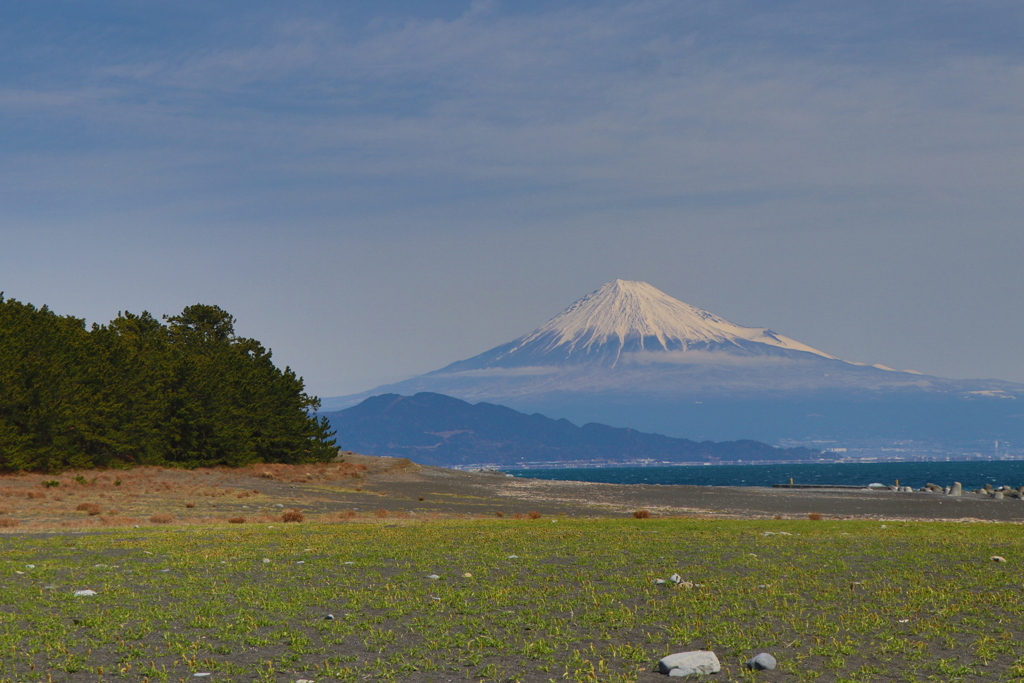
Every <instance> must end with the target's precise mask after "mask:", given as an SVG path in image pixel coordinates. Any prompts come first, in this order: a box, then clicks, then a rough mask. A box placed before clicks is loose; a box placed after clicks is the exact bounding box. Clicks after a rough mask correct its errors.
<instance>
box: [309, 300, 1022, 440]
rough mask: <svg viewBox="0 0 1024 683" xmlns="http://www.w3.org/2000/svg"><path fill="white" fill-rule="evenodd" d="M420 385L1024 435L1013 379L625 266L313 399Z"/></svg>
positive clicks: (671, 429) (785, 430) (679, 413)
mask: <svg viewBox="0 0 1024 683" xmlns="http://www.w3.org/2000/svg"><path fill="white" fill-rule="evenodd" d="M419 392H435V393H440V394H447V395H449V396H455V397H458V398H462V399H465V400H468V401H472V402H480V401H486V402H491V403H498V404H502V405H505V406H509V407H511V408H515V409H516V410H520V411H524V412H539V413H543V414H545V415H550V416H553V417H559V418H567V419H569V420H572V421H573V422H576V423H579V424H582V423H586V422H598V423H604V424H608V425H613V426H617V427H633V428H635V429H641V430H643V431H645V432H656V433H661V434H666V435H669V436H676V437H685V438H691V439H698V440H705V439H711V440H715V441H721V440H733V439H756V440H758V441H767V442H769V443H781V442H800V443H812V442H813V443H822V444H828V445H840V446H847V445H850V446H853V445H862V446H865V447H866V446H871V447H876V446H877V447H879V448H882V447H885V448H895V447H900V448H902V446H900V445H899V444H900V443H901V442H906V441H911V442H915V443H924V444H927V445H928V448H930V449H932V450H933V451H935V450H936V449H938V450H940V451H941V449H944V448H951V449H952V448H955V449H960V450H961V451H963V450H964V449H967V451H969V452H973V450H978V449H981V450H985V449H989V448H991V444H992V443H993V441H994V440H1000V441H1001V442H1003V443H1004V445H1005V442H1006V441H1009V442H1010V443H1011V444H1014V443H1015V444H1020V446H1021V447H1024V405H1020V404H1019V403H1018V397H1020V398H1021V399H1024V385H1020V384H1014V383H1011V382H1002V381H998V380H951V379H944V378H940V377H931V376H927V375H921V374H919V373H912V372H899V371H895V370H892V369H890V368H885V367H884V366H869V365H864V364H859V363H851V362H848V361H844V360H841V359H838V358H835V357H833V356H831V355H829V354H828V353H826V352H823V351H820V350H818V349H815V348H812V347H810V346H808V345H806V344H802V343H800V342H798V341H796V340H794V339H791V338H789V337H786V336H783V335H781V334H778V333H776V332H773V331H772V330H769V329H766V328H753V327H744V326H742V325H737V324H735V323H732V322H729V321H727V320H724V319H722V318H720V317H718V316H716V315H714V314H712V313H709V312H707V311H703V310H701V309H699V308H696V307H694V306H690V305H689V304H686V303H683V302H681V301H678V300H676V299H674V298H672V297H670V296H668V295H667V294H665V293H664V292H661V291H660V290H658V289H656V288H654V287H652V286H651V285H648V284H646V283H643V282H631V281H625V280H615V281H612V282H609V283H607V284H605V285H604V286H602V287H601V288H600V289H598V290H597V291H595V292H593V293H592V294H590V295H588V296H586V297H584V298H582V299H580V300H579V301H577V302H575V303H574V304H572V305H571V306H570V307H569V308H567V309H566V310H565V311H563V312H562V313H560V314H559V315H557V316H555V317H554V318H552V319H551V320H550V321H548V322H547V323H545V324H544V325H542V326H541V327H539V328H537V329H536V330H534V331H533V332H530V333H529V334H526V335H523V336H522V337H519V338H518V339H515V340H513V341H511V342H508V343H506V344H502V345H501V346H498V347H495V348H493V349H490V350H488V351H485V352H484V353H481V354H479V355H477V356H474V357H472V358H469V359H466V360H463V361H457V362H455V363H452V364H450V365H448V366H446V367H444V368H442V369H440V370H436V371H434V372H430V373H427V374H425V375H421V376H419V377H413V378H411V379H408V380H405V381H403V382H398V383H396V384H390V385H384V386H381V387H377V388H375V389H373V390H371V391H369V392H365V393H362V394H356V395H353V396H347V397H339V398H337V399H325V400H324V408H323V409H324V410H332V409H339V408H345V407H348V406H352V405H355V404H356V403H358V402H359V401H361V400H363V399H365V398H367V397H368V396H371V395H375V394H381V393H399V394H406V395H410V394H416V393H419ZM1021 454H1022V455H1024V450H1022V451H1021ZM933 455H941V453H933Z"/></svg>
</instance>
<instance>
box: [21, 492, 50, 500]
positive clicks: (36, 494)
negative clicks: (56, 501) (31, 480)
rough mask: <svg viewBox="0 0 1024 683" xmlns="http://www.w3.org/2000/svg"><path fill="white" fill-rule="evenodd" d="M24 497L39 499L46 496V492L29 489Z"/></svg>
mask: <svg viewBox="0 0 1024 683" xmlns="http://www.w3.org/2000/svg"><path fill="white" fill-rule="evenodd" d="M25 497H26V498H29V499H40V498H46V494H45V493H43V492H42V491H29V492H28V493H26V494H25Z"/></svg>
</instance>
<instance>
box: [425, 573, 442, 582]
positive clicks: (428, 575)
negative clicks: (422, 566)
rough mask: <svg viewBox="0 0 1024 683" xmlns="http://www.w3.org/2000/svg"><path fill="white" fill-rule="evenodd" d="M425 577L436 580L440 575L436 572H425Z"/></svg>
mask: <svg viewBox="0 0 1024 683" xmlns="http://www.w3.org/2000/svg"><path fill="white" fill-rule="evenodd" d="M427 578H428V579H430V580H432V581H436V580H437V579H440V578H441V577H440V576H438V575H437V574H427Z"/></svg>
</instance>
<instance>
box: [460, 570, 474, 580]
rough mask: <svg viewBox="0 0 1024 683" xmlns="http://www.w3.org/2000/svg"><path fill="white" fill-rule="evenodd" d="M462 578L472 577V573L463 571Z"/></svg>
mask: <svg viewBox="0 0 1024 683" xmlns="http://www.w3.org/2000/svg"><path fill="white" fill-rule="evenodd" d="M462 578H464V579H472V578H473V575H472V574H470V573H469V572H465V573H464V574H463V575H462Z"/></svg>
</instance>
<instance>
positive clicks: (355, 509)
mask: <svg viewBox="0 0 1024 683" xmlns="http://www.w3.org/2000/svg"><path fill="white" fill-rule="evenodd" d="M342 457H343V462H334V463H325V464H314V465H255V466H250V467H245V468H241V469H229V468H214V469H196V470H175V469H164V468H156V467H140V468H135V469H132V470H106V471H81V472H65V473H63V474H61V475H38V474H20V475H6V476H3V477H0V530H6V531H29V530H40V531H42V530H51V529H52V530H57V529H68V528H87V527H102V526H143V525H153V524H224V523H254V522H259V523H274V522H282V521H283V515H285V514H286V513H288V512H289V511H298V512H299V513H300V515H301V517H302V518H303V519H305V520H310V521H327V522H343V521H347V522H358V521H366V520H380V519H390V520H395V521H396V522H397V521H398V520H414V519H424V518H425V519H430V518H439V517H460V516H461V517H481V516H483V517H495V516H499V517H501V516H507V517H515V516H524V515H528V514H529V513H531V512H532V513H535V514H540V515H543V516H569V517H599V516H609V517H615V516H628V515H632V514H633V513H634V512H635V511H637V510H648V511H649V512H650V513H651V514H652V516H708V517H722V518H749V519H756V518H771V517H775V516H778V517H780V518H783V519H786V518H806V517H807V516H808V515H809V514H815V513H816V514H819V515H822V517H824V518H826V519H828V518H841V519H893V520H895V519H918V520H973V521H994V522H995V521H998V522H1024V501H1021V500H1016V499H1005V500H994V499H991V498H988V497H986V496H983V495H975V494H970V493H965V494H964V496H963V497H962V498H952V497H949V496H944V495H942V494H937V493H920V492H915V493H896V492H891V491H868V490H859V489H856V490H851V489H843V490H813V489H811V490H808V489H797V490H787V489H772V488H758V487H707V486H653V485H616V484H595V483H584V482H559V481H545V480H539V479H520V478H515V477H511V476H508V475H505V474H502V473H478V472H459V471H455V470H447V469H443V468H439V467H429V466H423V465H418V464H415V463H413V462H410V461H409V460H406V459H396V458H376V457H371V456H363V455H357V454H354V453H345V454H343V456H342ZM291 516H292V518H295V517H296V515H295V514H294V512H293V513H292V515H291Z"/></svg>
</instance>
